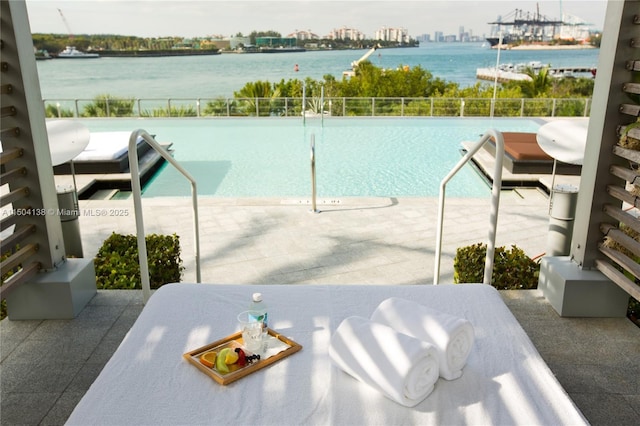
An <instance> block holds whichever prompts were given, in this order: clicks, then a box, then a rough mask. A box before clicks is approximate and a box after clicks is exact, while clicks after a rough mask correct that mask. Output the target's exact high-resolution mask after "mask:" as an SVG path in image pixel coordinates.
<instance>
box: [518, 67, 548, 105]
mask: <svg viewBox="0 0 640 426" xmlns="http://www.w3.org/2000/svg"><path fill="white" fill-rule="evenodd" d="M524 73H525V74H526V75H528V76H529V77H530V78H531V81H523V82H521V83H520V87H521V90H522V94H523V96H524V97H526V98H538V97H541V96H545V95H546V94H547V93H548V92H549V90H550V89H551V86H552V81H551V75H550V74H549V67H544V68H542V69H541V70H540V71H538V72H536V71H535V70H534V69H533V68H530V67H527V69H525V71H524Z"/></svg>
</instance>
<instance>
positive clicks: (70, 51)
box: [58, 46, 100, 59]
mask: <svg viewBox="0 0 640 426" xmlns="http://www.w3.org/2000/svg"><path fill="white" fill-rule="evenodd" d="M99 57H100V55H98V54H97V53H86V52H81V51H80V50H78V49H76V48H75V46H67V47H66V48H65V49H64V50H63V51H62V52H60V53H58V58H60V59H90V58H99Z"/></svg>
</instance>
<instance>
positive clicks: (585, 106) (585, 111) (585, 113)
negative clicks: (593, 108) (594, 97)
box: [583, 98, 589, 117]
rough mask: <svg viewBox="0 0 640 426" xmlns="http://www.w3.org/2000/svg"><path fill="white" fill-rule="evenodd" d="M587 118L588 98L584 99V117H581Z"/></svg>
mask: <svg viewBox="0 0 640 426" xmlns="http://www.w3.org/2000/svg"><path fill="white" fill-rule="evenodd" d="M588 116H589V98H586V99H585V100H584V115H583V117H588Z"/></svg>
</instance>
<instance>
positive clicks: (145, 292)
mask: <svg viewBox="0 0 640 426" xmlns="http://www.w3.org/2000/svg"><path fill="white" fill-rule="evenodd" d="M139 137H141V138H142V139H144V141H145V142H146V143H148V144H149V146H150V147H151V148H153V149H154V150H156V152H157V153H158V154H160V155H161V156H162V158H164V159H165V160H167V162H168V163H170V164H171V165H172V166H173V167H175V168H176V170H178V171H179V172H180V173H181V174H182V175H183V176H184V177H185V178H187V180H189V182H191V199H192V204H193V234H194V246H195V265H196V282H198V283H199V282H201V276H200V232H199V226H198V192H197V188H196V180H195V179H194V178H193V176H191V175H190V174H189V172H187V171H186V170H185V169H184V168H183V167H182V166H181V165H180V164H179V163H178V162H177V161H176V160H175V159H174V158H173V157H172V156H171V154H169V152H168V151H167V150H166V149H164V148H163V147H162V146H161V145H160V144H159V143H158V142H156V140H155V139H154V138H153V137H152V136H151V135H149V133H147V132H146V131H145V130H142V129H139V130H136V131H134V132H132V133H131V136H130V137H129V170H130V172H131V193H132V195H133V208H134V214H135V218H136V235H137V238H138V261H139V263H140V278H141V281H142V298H143V300H144V303H147V300H149V297H151V285H150V283H149V265H148V263H147V242H146V240H145V233H144V221H143V218H142V215H143V214H142V213H143V212H142V189H141V185H140V169H139V167H138V149H137V145H138V138H139Z"/></svg>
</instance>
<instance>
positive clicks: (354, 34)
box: [327, 27, 365, 40]
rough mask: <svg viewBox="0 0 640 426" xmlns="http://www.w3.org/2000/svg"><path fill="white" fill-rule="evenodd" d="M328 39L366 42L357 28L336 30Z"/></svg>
mask: <svg viewBox="0 0 640 426" xmlns="http://www.w3.org/2000/svg"><path fill="white" fill-rule="evenodd" d="M327 38H329V39H331V40H364V39H365V35H364V34H363V33H362V32H361V31H360V30H357V29H355V28H347V27H342V28H334V29H333V30H332V31H331V32H330V33H329V34H328V35H327Z"/></svg>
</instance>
